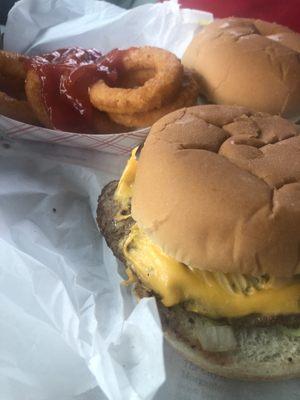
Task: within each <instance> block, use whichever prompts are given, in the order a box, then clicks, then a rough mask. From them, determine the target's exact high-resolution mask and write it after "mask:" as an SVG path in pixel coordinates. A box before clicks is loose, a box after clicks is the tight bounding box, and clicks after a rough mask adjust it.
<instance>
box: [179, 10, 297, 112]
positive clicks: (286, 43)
mask: <svg viewBox="0 0 300 400" xmlns="http://www.w3.org/2000/svg"><path fill="white" fill-rule="evenodd" d="M299 52H300V34H298V33H295V32H293V31H291V30H290V29H288V28H286V27H284V26H281V25H277V24H272V23H269V22H264V21H260V20H251V19H243V18H226V19H220V20H216V21H214V22H213V23H212V24H210V25H208V26H207V27H205V28H204V29H203V30H202V31H201V32H200V33H199V34H198V35H196V36H195V37H194V39H193V40H192V42H191V44H190V45H189V46H188V48H187V50H186V52H185V54H184V56H183V60H182V62H183V64H184V66H186V67H188V68H191V69H192V70H194V71H195V72H196V74H197V75H198V78H199V81H200V86H201V88H202V92H203V94H204V95H205V96H206V97H207V99H208V100H209V101H211V102H213V103H216V104H231V105H233V104H238V105H241V106H246V107H249V108H252V109H254V110H258V111H264V112H268V113H270V114H280V115H282V116H284V117H287V118H291V119H297V118H298V117H300V56H299Z"/></svg>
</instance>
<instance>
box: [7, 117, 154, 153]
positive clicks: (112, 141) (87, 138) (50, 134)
mask: <svg viewBox="0 0 300 400" xmlns="http://www.w3.org/2000/svg"><path fill="white" fill-rule="evenodd" d="M148 132H149V128H143V129H140V130H136V131H131V132H126V133H113V134H107V135H105V134H101V135H100V134H83V133H71V132H62V131H54V130H52V129H46V128H41V127H39V126H33V125H28V124H24V123H22V122H18V121H15V120H13V119H10V118H7V117H4V116H2V115H1V116H0V134H2V135H4V136H7V137H10V138H14V139H17V138H19V139H27V140H36V141H38V142H47V143H54V144H61V145H63V146H70V147H80V148H83V149H90V150H96V151H103V152H105V153H110V154H117V155H126V154H129V153H130V151H131V150H132V148H133V147H135V146H137V145H139V144H141V143H142V142H143V141H144V140H145V138H146V136H147V134H148Z"/></svg>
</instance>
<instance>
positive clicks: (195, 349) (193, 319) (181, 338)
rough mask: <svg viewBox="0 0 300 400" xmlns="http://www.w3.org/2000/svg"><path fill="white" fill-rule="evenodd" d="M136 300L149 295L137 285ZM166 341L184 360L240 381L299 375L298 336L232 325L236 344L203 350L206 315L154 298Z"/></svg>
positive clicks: (273, 327) (299, 345)
mask: <svg viewBox="0 0 300 400" xmlns="http://www.w3.org/2000/svg"><path fill="white" fill-rule="evenodd" d="M134 292H135V295H136V297H137V298H138V299H141V298H143V297H149V295H150V293H149V292H147V291H146V290H145V289H144V288H143V287H142V285H140V284H137V285H136V287H135V290H134ZM157 306H158V311H159V315H160V318H161V323H162V328H163V331H164V336H165V338H166V340H167V341H168V342H169V343H170V344H171V345H172V346H173V347H174V348H175V349H176V350H177V351H178V352H179V353H181V354H182V355H183V356H184V357H185V358H186V359H187V360H189V361H191V362H192V363H193V364H196V365H198V366H199V367H200V368H202V369H204V370H206V371H208V372H211V373H213V374H216V375H220V376H223V377H225V378H231V379H241V380H252V381H254V380H263V381H266V380H280V379H290V378H299V376H300V344H299V338H296V337H289V336H287V335H286V334H284V333H282V332H281V330H280V329H279V327H278V326H276V325H275V326H268V327H248V326H246V325H245V326H234V327H233V330H234V336H235V339H236V341H237V347H236V348H235V349H234V350H231V351H226V352H211V351H205V350H203V349H202V347H201V344H200V341H199V339H198V337H199V326H201V325H202V324H203V321H207V318H206V317H203V316H201V315H199V314H195V313H193V312H189V311H186V310H185V309H184V308H183V307H181V306H175V307H170V308H167V307H164V306H163V305H162V303H161V302H160V301H159V300H158V301H157Z"/></svg>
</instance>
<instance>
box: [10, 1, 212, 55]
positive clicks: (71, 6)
mask: <svg viewBox="0 0 300 400" xmlns="http://www.w3.org/2000/svg"><path fill="white" fill-rule="evenodd" d="M211 21H212V14H210V13H207V12H204V11H197V10H189V9H180V6H179V4H178V2H177V1H174V0H171V1H165V2H163V3H157V4H145V5H142V6H139V7H136V8H133V9H131V10H124V9H122V8H120V7H118V6H114V5H112V4H108V3H106V2H105V1H95V0H84V1H72V0H61V1H55V0H43V1H36V0H20V1H19V2H18V3H17V4H16V5H15V6H14V8H13V9H12V10H11V11H10V14H9V17H8V21H7V24H6V29H5V35H4V49H7V50H11V51H17V52H20V53H30V54H38V53H41V52H44V51H51V50H55V49H58V48H61V47H64V46H82V47H85V48H91V47H95V48H96V49H99V50H100V51H102V52H103V53H106V52H108V51H109V50H112V49H114V48H128V47H130V46H144V45H153V46H159V47H162V48H166V49H168V50H170V51H172V52H174V53H175V54H176V55H177V56H178V57H181V56H182V55H183V53H184V50H185V49H186V47H187V45H188V44H189V43H190V41H191V39H192V37H193V35H194V34H195V32H196V31H197V30H200V29H201V27H202V26H203V25H206V24H208V23H209V22H211ZM25 24H26V28H25Z"/></svg>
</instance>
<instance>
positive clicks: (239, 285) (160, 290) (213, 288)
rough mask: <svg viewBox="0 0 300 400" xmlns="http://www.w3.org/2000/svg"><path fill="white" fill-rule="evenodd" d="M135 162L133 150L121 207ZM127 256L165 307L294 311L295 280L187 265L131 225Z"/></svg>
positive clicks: (299, 305)
mask: <svg viewBox="0 0 300 400" xmlns="http://www.w3.org/2000/svg"><path fill="white" fill-rule="evenodd" d="M136 166H137V161H136V159H135V151H134V152H133V154H132V158H131V159H130V160H129V162H128V163H127V166H126V168H125V171H124V173H123V176H122V178H121V180H120V183H119V185H118V188H117V190H116V195H115V196H116V199H117V200H118V201H119V202H120V204H121V206H122V207H129V204H130V198H131V196H132V186H133V184H134V177H135V172H136ZM123 251H124V254H125V256H126V259H128V261H129V262H130V263H131V265H132V268H133V270H134V271H135V273H136V274H137V275H138V277H139V279H140V280H141V281H142V282H143V283H144V285H145V286H146V287H148V288H150V289H151V290H153V291H154V292H155V293H157V294H158V295H159V296H160V297H161V300H162V302H163V304H164V305H165V306H167V307H171V306H173V305H176V304H179V303H184V304H185V307H186V308H187V309H188V310H190V311H194V312H197V313H201V314H203V315H207V316H209V317H213V318H218V317H242V316H245V315H249V314H253V313H258V314H264V315H278V314H293V313H295V314H297V313H299V312H300V281H299V278H298V277H297V278H296V277H295V278H294V279H290V280H280V279H270V278H268V277H249V276H244V275H241V274H223V273H221V272H216V273H212V272H209V271H200V270H196V269H191V268H189V267H187V266H186V265H184V264H182V263H179V262H177V261H176V260H175V259H173V258H172V257H170V256H168V255H167V254H165V253H164V252H163V251H162V250H161V249H160V248H159V247H158V246H157V245H155V244H154V243H152V242H151V241H150V239H149V238H148V237H147V236H146V235H145V234H144V233H143V232H142V231H141V230H140V229H139V228H138V226H137V224H134V225H133V226H132V228H131V231H130V233H129V235H128V236H127V238H126V239H125V240H124V243H123Z"/></svg>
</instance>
